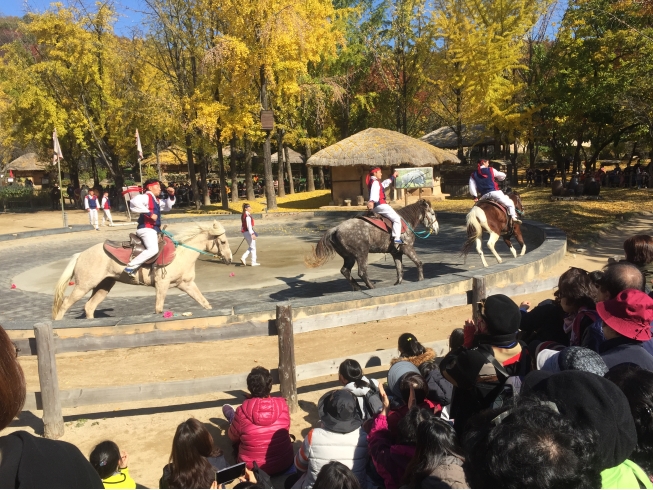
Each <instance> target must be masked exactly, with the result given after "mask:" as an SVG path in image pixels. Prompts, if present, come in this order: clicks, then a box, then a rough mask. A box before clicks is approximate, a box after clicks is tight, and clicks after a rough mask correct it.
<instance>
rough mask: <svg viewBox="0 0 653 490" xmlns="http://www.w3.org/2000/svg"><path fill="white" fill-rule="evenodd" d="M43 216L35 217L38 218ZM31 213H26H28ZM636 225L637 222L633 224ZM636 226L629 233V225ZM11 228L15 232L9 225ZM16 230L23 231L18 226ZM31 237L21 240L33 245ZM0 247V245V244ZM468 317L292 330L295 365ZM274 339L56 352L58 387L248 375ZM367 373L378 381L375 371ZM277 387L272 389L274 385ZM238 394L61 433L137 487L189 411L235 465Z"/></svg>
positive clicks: (31, 380)
mask: <svg viewBox="0 0 653 490" xmlns="http://www.w3.org/2000/svg"><path fill="white" fill-rule="evenodd" d="M39 214H41V213H36V214H35V215H36V216H38V215H39ZM35 215H30V216H35ZM4 218H5V216H0V233H7V232H15V230H18V228H11V226H16V227H20V226H26V225H27V223H22V224H18V223H17V224H15V225H12V224H11V223H7V222H5V221H4ZM647 226H648V228H650V220H641V221H638V222H636V223H633V226H632V227H631V226H628V227H625V228H622V229H619V230H616V231H614V232H612V233H609V234H607V235H605V236H604V237H602V238H600V239H599V241H598V245H597V246H595V247H594V248H592V249H587V250H586V251H582V250H581V251H578V252H576V251H573V250H572V251H570V252H569V253H568V254H567V256H566V258H565V260H564V261H563V263H561V264H560V265H558V266H557V267H556V268H555V269H553V270H551V271H549V274H550V275H559V274H560V273H561V272H563V271H564V270H566V269H567V268H568V267H570V266H572V265H573V266H576V267H583V268H586V269H588V270H594V269H598V268H600V267H602V266H603V265H604V264H605V263H606V258H607V257H609V256H612V255H615V254H618V253H620V251H621V243H623V239H624V238H625V236H628V235H630V234H632V232H633V231H637V230H639V229H640V228H642V229H645V228H646V227H647ZM638 227H639V228H638ZM636 229H637V230H636ZM9 230H14V231H9ZM18 231H21V230H18ZM32 240H35V239H28V240H24V241H21V242H23V243H28V242H31V241H32ZM2 248H4V247H3V246H2V244H0V249H2ZM552 293H553V292H552V291H546V292H543V293H539V294H534V295H529V296H528V297H515V298H513V299H514V300H515V301H516V302H517V303H520V302H521V301H523V300H529V301H530V302H531V303H532V304H534V305H535V304H537V303H538V302H539V301H542V300H544V299H547V298H550V297H552ZM469 316H471V309H470V307H469V306H465V307H456V308H450V309H446V310H441V311H438V312H433V313H426V314H421V315H414V316H411V317H405V318H401V319H391V320H385V321H378V322H377V321H375V322H369V323H363V324H358V325H351V326H348V327H341V328H334V329H329V330H323V331H317V332H309V333H304V334H298V335H296V336H295V353H296V360H297V363H298V364H303V363H307V362H315V361H319V360H324V359H330V358H334V357H340V356H346V355H348V354H350V353H351V354H354V353H360V352H368V351H373V350H375V349H388V348H393V347H396V342H397V337H398V336H399V335H400V334H402V333H404V332H411V333H413V334H414V335H415V336H416V337H417V338H418V339H420V340H422V341H425V342H426V341H435V340H442V339H446V338H448V335H449V333H450V332H451V330H452V329H454V328H457V327H461V326H462V324H463V322H464V320H465V319H466V318H468V317H469ZM277 356H278V345H277V339H276V338H275V337H266V338H260V337H259V338H248V339H240V340H231V341H222V342H214V343H203V344H195V345H171V346H156V347H147V348H136V349H118V350H113V351H99V352H89V353H81V354H80V353H76V354H63V355H60V356H57V364H58V370H59V382H60V386H61V388H62V389H69V388H81V387H99V386H119V385H121V384H135V383H141V382H143V383H145V382H157V381H166V380H183V379H194V378H201V377H207V376H216V375H220V374H230V373H239V372H247V371H249V370H250V369H251V368H252V367H254V366H257V365H263V366H266V367H268V368H273V367H276V366H277V363H278V357H277ZM20 363H21V365H22V366H23V369H24V371H25V375H26V378H27V384H28V391H35V390H38V373H37V367H36V358H35V357H33V358H31V357H30V358H21V359H20ZM375 369H378V370H377V371H373V372H371V373H367V374H371V375H372V376H373V377H376V378H377V379H383V378H384V377H385V375H386V371H385V370H384V369H381V368H375ZM337 386H338V383H337V377H336V375H335V373H334V375H333V376H329V377H323V378H317V379H312V380H308V381H305V382H302V383H300V384H299V387H300V390H299V393H300V395H299V398H300V410H299V411H298V412H297V413H295V414H294V415H293V416H292V426H291V433H292V434H293V435H294V436H295V437H296V438H297V442H296V446H297V447H298V445H299V443H301V441H302V439H303V436H304V435H305V434H306V433H307V431H308V430H309V428H310V427H311V426H312V425H313V424H315V423H316V422H317V407H316V403H317V401H318V400H319V398H320V396H321V395H322V394H323V393H324V392H325V391H327V390H329V389H333V388H335V387H337ZM275 388H278V387H275ZM242 400H243V392H241V391H234V392H230V393H214V394H211V395H205V396H196V397H185V398H177V399H166V400H155V401H150V402H134V403H120V404H106V405H102V406H89V407H81V408H79V409H65V410H64V416H65V422H66V433H65V435H64V436H63V440H65V441H68V442H72V443H73V444H75V445H77V446H78V447H79V448H80V450H81V451H82V452H83V453H84V454H86V455H88V454H89V453H90V451H91V449H92V448H93V447H94V445H95V444H97V443H99V442H101V441H102V440H105V439H111V440H114V441H115V442H116V443H117V444H118V445H119V446H120V447H121V448H124V449H125V450H127V452H128V453H129V454H130V460H131V465H130V466H131V472H132V475H133V477H134V479H135V480H136V481H137V482H138V483H139V484H141V485H144V486H147V487H156V486H157V485H158V479H159V477H160V476H161V469H162V468H163V466H164V465H165V464H166V463H167V461H168V458H169V455H170V445H171V442H172V437H173V435H174V432H175V428H176V426H177V425H178V424H179V423H180V422H182V421H184V420H186V419H187V418H188V417H196V418H197V419H199V420H201V421H202V422H204V423H205V425H206V427H207V428H208V429H209V430H210V431H211V433H212V435H213V437H214V440H215V443H216V444H217V445H218V446H219V447H220V448H221V449H222V450H223V451H224V452H225V455H226V456H227V459H228V460H229V461H234V458H233V455H232V451H231V446H230V443H229V440H228V438H227V436H226V432H225V431H226V428H227V422H226V420H225V419H224V417H223V415H222V411H221V409H220V407H221V406H222V405H223V404H224V403H232V404H239V403H241V402H242ZM41 416H42V413H41V412H39V411H36V412H34V413H31V412H24V413H23V414H22V416H21V417H20V418H19V419H18V420H16V421H15V422H14V423H13V424H12V425H11V426H10V427H9V428H7V429H6V430H5V431H4V432H9V431H14V430H27V431H30V432H33V433H40V432H42V423H41V420H40V418H41Z"/></svg>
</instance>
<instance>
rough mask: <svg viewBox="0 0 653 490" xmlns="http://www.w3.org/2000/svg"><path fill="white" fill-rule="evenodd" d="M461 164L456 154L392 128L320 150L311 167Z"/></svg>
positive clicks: (367, 132)
mask: <svg viewBox="0 0 653 490" xmlns="http://www.w3.org/2000/svg"><path fill="white" fill-rule="evenodd" d="M444 162H452V163H460V160H459V159H458V157H457V156H456V155H454V154H453V153H451V152H448V151H445V150H441V149H440V148H436V147H434V146H432V145H429V144H427V143H424V142H422V141H420V140H418V139H415V138H412V137H410V136H406V135H405V134H401V133H397V132H396V131H390V130H389V129H379V128H369V129H365V130H363V131H361V132H360V133H356V134H355V135H353V136H350V137H349V138H345V139H344V140H341V141H338V142H337V143H335V144H333V145H331V146H329V147H328V148H325V149H323V150H320V151H318V152H317V153H316V154H315V155H313V156H312V157H311V158H309V159H308V162H307V165H318V166H325V167H346V166H352V165H363V166H366V167H373V166H378V167H396V166H399V165H407V166H410V167H428V166H433V165H439V164H441V163H444Z"/></svg>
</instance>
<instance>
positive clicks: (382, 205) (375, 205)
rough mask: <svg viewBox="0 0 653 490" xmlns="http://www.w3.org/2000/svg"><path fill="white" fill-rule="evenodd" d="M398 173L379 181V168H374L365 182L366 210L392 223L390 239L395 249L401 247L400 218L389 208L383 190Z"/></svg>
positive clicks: (392, 181)
mask: <svg viewBox="0 0 653 490" xmlns="http://www.w3.org/2000/svg"><path fill="white" fill-rule="evenodd" d="M397 175H398V172H397V171H396V170H395V171H394V172H393V174H392V175H391V176H390V178H389V179H386V180H384V181H381V168H380V167H374V168H373V169H372V170H370V173H369V175H368V176H367V177H366V179H365V182H366V183H367V188H368V190H369V191H370V198H369V201H368V202H367V209H369V210H371V211H373V212H375V213H376V214H380V215H381V216H385V217H386V218H388V219H389V220H390V221H392V238H393V239H394V244H395V247H396V248H399V246H401V245H403V243H404V242H403V241H402V240H401V217H400V216H399V215H398V214H397V212H396V211H395V210H394V209H392V208H391V207H390V205H389V204H388V203H387V201H386V198H385V189H386V187H390V186H391V185H393V184H394V181H395V179H396V178H397Z"/></svg>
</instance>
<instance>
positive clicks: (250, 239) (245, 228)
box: [240, 203, 261, 267]
mask: <svg viewBox="0 0 653 490" xmlns="http://www.w3.org/2000/svg"><path fill="white" fill-rule="evenodd" d="M240 220H241V223H242V227H241V229H240V232H241V233H242V234H243V235H245V240H247V245H249V247H248V248H247V250H245V253H244V254H243V256H242V257H241V258H240V261H241V262H242V263H243V265H247V257H248V256H249V254H252V267H254V266H257V265H261V264H259V263H258V262H256V237H257V236H258V234H257V233H256V232H255V231H254V218H252V208H251V206H250V205H249V204H247V203H245V204H243V214H242V216H241V217H240Z"/></svg>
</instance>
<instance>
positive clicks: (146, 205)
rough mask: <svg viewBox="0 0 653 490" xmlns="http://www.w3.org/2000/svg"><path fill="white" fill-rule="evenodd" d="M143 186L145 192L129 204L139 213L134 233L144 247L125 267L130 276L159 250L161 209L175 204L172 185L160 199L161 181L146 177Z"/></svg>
mask: <svg viewBox="0 0 653 490" xmlns="http://www.w3.org/2000/svg"><path fill="white" fill-rule="evenodd" d="M143 187H144V188H145V189H146V190H147V192H146V193H145V194H142V195H140V196H137V197H135V198H134V199H132V200H131V201H130V206H129V207H130V209H131V211H132V212H134V213H140V216H139V217H138V227H137V230H136V235H138V237H139V238H140V239H141V240H143V246H144V247H145V250H143V251H142V252H141V253H140V254H138V255H137V256H136V257H134V258H133V259H132V260H131V262H129V264H127V267H125V272H126V273H127V274H128V275H130V276H131V277H135V276H136V271H137V270H138V268H139V267H140V266H141V265H143V264H144V263H145V262H146V261H147V260H149V259H151V258H152V257H154V256H155V255H156V254H157V252H158V251H159V239H158V234H159V233H161V211H170V210H171V209H172V206H173V205H174V204H175V190H174V189H173V188H172V187H168V189H167V191H168V196H169V197H167V198H166V199H161V200H159V196H160V195H161V183H160V182H159V181H158V180H156V179H148V180H147V181H145V184H143Z"/></svg>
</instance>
